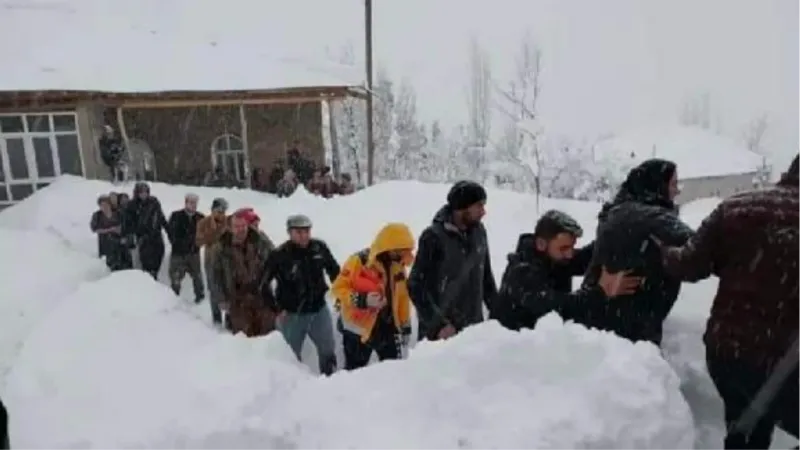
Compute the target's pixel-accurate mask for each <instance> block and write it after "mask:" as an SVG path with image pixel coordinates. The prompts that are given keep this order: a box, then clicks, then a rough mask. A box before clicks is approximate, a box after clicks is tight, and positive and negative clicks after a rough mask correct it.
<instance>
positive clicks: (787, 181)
mask: <svg viewBox="0 0 800 450" xmlns="http://www.w3.org/2000/svg"><path fill="white" fill-rule="evenodd" d="M798 165H799V164H798V157H797V156H795V157H794V159H793V160H792V164H790V165H789V170H787V171H786V172H785V173H784V174H783V175H781V180H780V181H779V182H778V186H785V187H798V186H800V174H798V172H800V170H798Z"/></svg>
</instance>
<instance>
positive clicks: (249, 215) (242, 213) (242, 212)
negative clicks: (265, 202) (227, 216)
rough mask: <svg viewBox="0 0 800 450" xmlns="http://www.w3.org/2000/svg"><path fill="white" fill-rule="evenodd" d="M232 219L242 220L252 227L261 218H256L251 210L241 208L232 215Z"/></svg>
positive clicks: (256, 215)
mask: <svg viewBox="0 0 800 450" xmlns="http://www.w3.org/2000/svg"><path fill="white" fill-rule="evenodd" d="M233 215H234V217H238V218H240V219H244V220H245V222H247V224H248V225H253V224H254V223H256V222H260V221H261V218H260V217H258V214H256V211H255V210H254V209H253V208H242V209H239V210H237V211H236V212H235V213H233Z"/></svg>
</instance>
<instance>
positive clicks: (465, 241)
mask: <svg viewBox="0 0 800 450" xmlns="http://www.w3.org/2000/svg"><path fill="white" fill-rule="evenodd" d="M452 215H453V213H452V211H451V210H450V208H448V207H447V206H445V207H443V208H442V209H440V210H439V212H438V213H437V214H436V216H435V217H434V219H433V223H432V224H431V225H430V226H429V227H428V228H426V229H425V231H423V232H422V234H421V235H420V237H419V245H418V246H417V255H416V259H415V260H414V265H413V266H412V267H411V274H410V275H409V278H408V291H409V295H410V296H411V301H412V302H413V303H414V307H415V308H416V310H417V316H418V318H419V327H420V328H419V330H420V331H419V335H420V337H421V338H424V337H427V339H430V340H433V339H436V336H437V335H438V333H439V331H440V330H441V329H442V328H444V327H445V326H446V325H452V326H453V327H454V328H455V329H456V330H457V331H461V330H462V329H463V328H466V327H468V326H470V325H473V324H476V323H480V322H482V321H483V319H484V316H483V305H484V304H485V305H486V307H487V308H488V309H489V311H491V310H492V302H493V300H494V298H495V296H496V295H497V285H496V284H495V281H494V275H493V274H492V264H491V260H490V257H489V242H488V239H487V237H486V229H485V228H484V227H483V224H480V223H479V224H477V225H475V226H474V227H472V228H471V229H469V230H467V231H461V230H459V229H458V228H457V227H456V226H455V225H454V224H453V223H452ZM465 272H466V273H465ZM462 274H464V275H465V276H463V277H462ZM456 283H459V284H458V285H456ZM453 289H455V290H456V291H455V292H454V291H452V290H453ZM445 302H449V303H448V304H446V305H445V304H444V303H445Z"/></svg>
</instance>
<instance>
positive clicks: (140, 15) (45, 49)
mask: <svg viewBox="0 0 800 450" xmlns="http://www.w3.org/2000/svg"><path fill="white" fill-rule="evenodd" d="M298 3H304V2H298ZM308 7H309V5H308V4H305V7H303V5H301V4H296V5H288V4H287V5H282V6H281V8H280V11H277V10H276V9H275V8H274V5H272V4H269V3H261V4H259V3H254V2H251V1H244V0H230V1H228V2H226V3H225V7H224V8H222V7H220V3H219V2H215V1H214V0H171V1H170V2H162V1H159V0H138V1H136V2H108V1H104V0H62V1H58V2H33V1H21V0H16V1H15V0H3V1H1V2H0V11H2V12H0V41H5V42H7V43H9V45H3V46H0V60H3V61H14V64H8V65H6V66H5V67H4V69H3V71H2V73H0V86H2V89H3V90H8V91H14V90H33V91H36V90H87V91H107V92H159V91H170V90H174V91H221V90H271V89H279V88H292V87H330V86H361V85H363V74H362V73H361V72H362V71H361V70H360V69H356V68H354V67H350V66H343V65H338V64H334V63H330V62H325V61H326V60H327V58H326V57H325V54H324V51H325V45H326V44H327V43H326V42H324V41H314V40H313V39H312V40H310V39H309V36H308V32H307V30H306V29H304V27H296V26H294V25H293V24H296V23H302V22H303V21H302V19H301V18H302V17H304V16H307V8H308ZM311 7H313V5H312V6H311ZM304 8H305V9H304ZM295 18H296V19H297V20H293V19H295ZM318 31H319V30H318ZM11 42H13V43H14V44H13V45H11V44H10V43H11ZM276 44H277V45H276Z"/></svg>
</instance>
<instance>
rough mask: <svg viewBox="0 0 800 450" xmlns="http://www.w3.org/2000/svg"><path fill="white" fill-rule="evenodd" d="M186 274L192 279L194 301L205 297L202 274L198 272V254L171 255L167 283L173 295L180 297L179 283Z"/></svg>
mask: <svg viewBox="0 0 800 450" xmlns="http://www.w3.org/2000/svg"><path fill="white" fill-rule="evenodd" d="M187 274H188V275H189V277H191V279H192V287H193V288H194V297H195V300H200V299H202V298H203V297H205V292H206V288H205V286H203V273H202V271H201V270H200V253H190V254H188V255H176V254H175V253H173V254H171V255H170V257H169V281H170V285H171V286H172V290H173V291H175V295H180V293H181V283H182V282H183V279H184V278H185V277H186V275H187Z"/></svg>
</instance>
